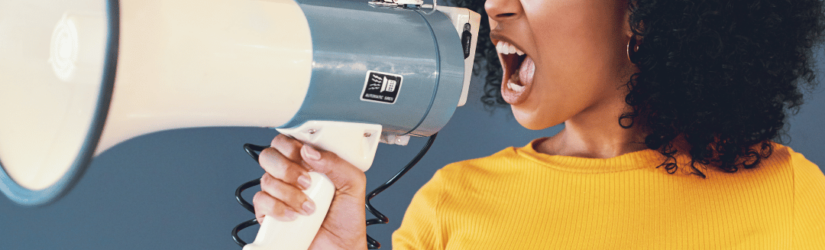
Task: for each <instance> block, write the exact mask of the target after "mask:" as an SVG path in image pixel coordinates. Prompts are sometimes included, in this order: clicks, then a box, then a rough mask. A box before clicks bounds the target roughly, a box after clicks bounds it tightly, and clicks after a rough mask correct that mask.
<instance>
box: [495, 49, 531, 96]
mask: <svg viewBox="0 0 825 250" xmlns="http://www.w3.org/2000/svg"><path fill="white" fill-rule="evenodd" d="M496 51H498V53H499V57H500V58H501V64H502V68H503V70H504V77H503V79H502V83H501V90H502V96H503V97H504V100H505V101H507V102H508V103H510V104H516V103H519V102H521V101H523V100H524V99H526V95H525V93H526V92H529V89H530V85H532V82H533V74H534V73H535V71H536V65H535V64H534V63H533V59H532V58H530V56H529V55H527V54H526V53H524V51H522V50H521V49H519V48H518V47H516V46H515V45H513V44H512V43H509V42H507V41H497V42H496Z"/></svg>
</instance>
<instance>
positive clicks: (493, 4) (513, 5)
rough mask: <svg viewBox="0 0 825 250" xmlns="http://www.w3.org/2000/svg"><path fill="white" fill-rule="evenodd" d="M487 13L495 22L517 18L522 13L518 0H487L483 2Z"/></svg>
mask: <svg viewBox="0 0 825 250" xmlns="http://www.w3.org/2000/svg"><path fill="white" fill-rule="evenodd" d="M484 9H485V10H486V11H487V15H488V16H489V17H490V18H491V19H493V20H494V21H496V22H501V21H504V20H507V19H515V18H518V16H519V15H521V14H522V9H521V2H519V0H487V1H486V2H484Z"/></svg>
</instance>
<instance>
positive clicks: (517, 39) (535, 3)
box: [484, 0, 635, 129]
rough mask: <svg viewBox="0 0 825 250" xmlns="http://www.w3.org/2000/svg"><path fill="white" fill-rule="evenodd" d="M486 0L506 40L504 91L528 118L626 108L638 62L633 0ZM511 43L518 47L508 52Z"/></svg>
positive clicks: (542, 121)
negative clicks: (631, 43)
mask: <svg viewBox="0 0 825 250" xmlns="http://www.w3.org/2000/svg"><path fill="white" fill-rule="evenodd" d="M484 7H485V8H486V10H487V14H488V15H489V16H490V27H491V32H490V37H491V38H492V42H493V43H494V44H495V45H504V46H497V49H498V52H499V59H500V60H501V64H502V66H503V68H504V77H503V78H504V79H502V95H503V96H504V99H505V100H506V101H507V102H508V103H510V104H511V107H512V109H513V113H514V115H515V117H516V119H517V120H518V122H519V123H520V124H521V125H522V126H524V127H526V128H528V129H543V128H547V127H550V126H554V125H556V124H559V123H561V122H564V121H566V120H568V119H570V118H572V117H574V116H576V115H578V114H586V113H588V111H594V112H590V113H594V114H595V113H599V112H598V111H600V110H602V111H603V110H605V109H622V107H623V106H617V104H616V103H617V102H621V104H623V103H624V96H625V95H626V93H627V91H626V89H625V88H624V87H623V86H624V84H625V83H626V82H627V80H628V79H629V76H630V75H631V74H632V73H633V71H634V69H635V67H634V66H633V64H631V63H630V61H629V60H628V58H627V52H626V48H627V43H628V40H629V39H630V36H631V35H632V33H631V32H630V28H629V25H628V23H627V18H628V16H627V15H628V10H627V1H626V0H618V1H614V0H609V1H606V0H487V1H486V3H485V6H484ZM505 43H506V44H505ZM507 44H510V45H512V46H513V47H515V49H516V50H518V52H515V53H512V54H509V55H508V53H510V52H512V51H513V49H508V48H507V47H508V46H507ZM520 52H524V55H523V56H519V54H521V53H520ZM614 112H615V110H614ZM615 119H618V117H612V118H611V121H616V120H615Z"/></svg>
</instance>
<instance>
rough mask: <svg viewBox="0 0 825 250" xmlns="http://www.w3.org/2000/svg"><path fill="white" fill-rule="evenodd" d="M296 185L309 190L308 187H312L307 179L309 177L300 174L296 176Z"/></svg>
mask: <svg viewBox="0 0 825 250" xmlns="http://www.w3.org/2000/svg"><path fill="white" fill-rule="evenodd" d="M298 184H301V187H303V188H304V189H309V186H310V185H312V181H311V180H310V179H309V176H308V175H306V174H302V175H301V176H298Z"/></svg>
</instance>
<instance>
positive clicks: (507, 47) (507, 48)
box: [496, 41, 524, 56]
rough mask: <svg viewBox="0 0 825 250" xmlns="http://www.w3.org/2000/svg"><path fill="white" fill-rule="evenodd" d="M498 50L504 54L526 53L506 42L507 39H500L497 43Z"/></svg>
mask: <svg viewBox="0 0 825 250" xmlns="http://www.w3.org/2000/svg"><path fill="white" fill-rule="evenodd" d="M496 50H497V51H498V53H501V54H504V55H509V54H517V55H519V56H521V55H524V51H521V50H519V49H517V48H516V46H513V45H512V44H510V43H508V42H505V41H499V42H498V44H496Z"/></svg>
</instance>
